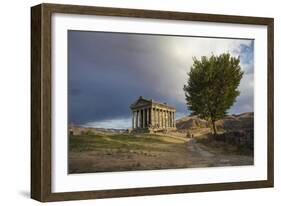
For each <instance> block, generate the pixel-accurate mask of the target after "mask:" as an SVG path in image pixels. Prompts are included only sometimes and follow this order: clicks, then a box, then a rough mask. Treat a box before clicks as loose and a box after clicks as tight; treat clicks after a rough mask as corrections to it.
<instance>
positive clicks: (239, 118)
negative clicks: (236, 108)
mask: <svg viewBox="0 0 281 206" xmlns="http://www.w3.org/2000/svg"><path fill="white" fill-rule="evenodd" d="M216 126H217V127H218V128H222V129H224V130H228V131H231V130H245V129H253V128H254V113H253V112H246V113H241V114H238V115H235V114H234V115H227V116H225V117H224V118H223V119H221V120H218V121H217V122H216ZM176 127H177V129H196V128H207V127H209V123H208V122H207V121H206V120H203V119H200V118H199V117H198V116H196V115H193V116H185V117H183V118H181V119H178V120H177V121H176Z"/></svg>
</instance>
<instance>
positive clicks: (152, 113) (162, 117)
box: [130, 96, 176, 132]
mask: <svg viewBox="0 0 281 206" xmlns="http://www.w3.org/2000/svg"><path fill="white" fill-rule="evenodd" d="M130 108H131V110H132V131H137V132H156V131H161V130H173V129H176V121H175V112H176V108H175V107H172V106H170V105H168V104H166V103H160V102H156V101H154V100H152V99H145V98H143V97H142V96H140V97H139V98H138V100H137V101H136V102H134V103H133V104H131V106H130Z"/></svg>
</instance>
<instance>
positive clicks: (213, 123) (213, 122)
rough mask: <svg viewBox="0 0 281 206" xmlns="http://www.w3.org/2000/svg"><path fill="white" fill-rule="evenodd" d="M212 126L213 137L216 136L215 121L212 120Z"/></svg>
mask: <svg viewBox="0 0 281 206" xmlns="http://www.w3.org/2000/svg"><path fill="white" fill-rule="evenodd" d="M212 125H213V131H214V136H217V128H216V121H215V120H212Z"/></svg>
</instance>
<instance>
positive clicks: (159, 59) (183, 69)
mask: <svg viewBox="0 0 281 206" xmlns="http://www.w3.org/2000/svg"><path fill="white" fill-rule="evenodd" d="M224 52H229V53H230V54H231V55H233V56H236V57H238V56H240V65H241V68H242V70H243V71H244V75H243V78H242V80H241V82H240V85H239V91H240V96H239V97H237V99H236V102H235V103H234V104H233V106H232V107H231V108H230V110H229V111H228V112H229V114H238V113H242V112H252V111H253V95H254V40H246V39H225V38H207V37H188V36H166V35H149V34H128V33H109V32H108V33H106V32H93V31H73V30H70V31H68V120H69V123H70V124H76V125H82V126H87V127H96V128H116V129H126V128H130V127H131V122H132V121H131V111H130V108H129V107H130V105H131V104H132V103H133V102H134V101H136V100H137V98H138V97H139V96H143V97H144V98H147V99H153V100H155V101H159V102H166V103H168V104H170V105H172V106H174V107H176V110H177V112H176V118H180V117H183V116H185V115H188V114H190V111H188V109H187V106H186V102H185V95H184V91H183V85H184V84H186V82H187V79H188V75H187V73H188V72H189V71H190V67H191V66H192V63H193V60H192V58H193V57H197V58H201V56H210V55H212V54H214V55H220V54H221V53H224Z"/></svg>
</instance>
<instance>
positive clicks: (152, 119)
mask: <svg viewBox="0 0 281 206" xmlns="http://www.w3.org/2000/svg"><path fill="white" fill-rule="evenodd" d="M150 125H151V127H154V111H153V108H152V107H151V108H150Z"/></svg>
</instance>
